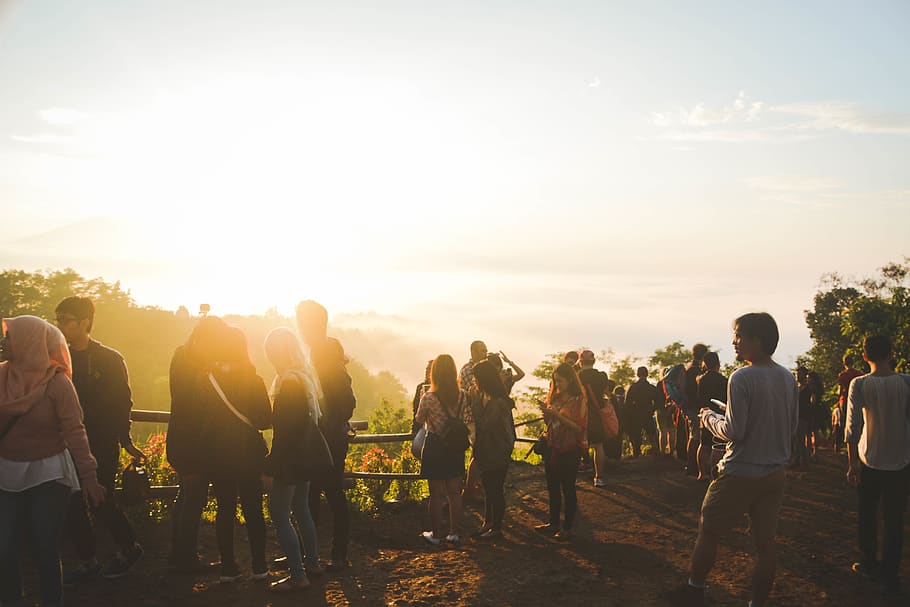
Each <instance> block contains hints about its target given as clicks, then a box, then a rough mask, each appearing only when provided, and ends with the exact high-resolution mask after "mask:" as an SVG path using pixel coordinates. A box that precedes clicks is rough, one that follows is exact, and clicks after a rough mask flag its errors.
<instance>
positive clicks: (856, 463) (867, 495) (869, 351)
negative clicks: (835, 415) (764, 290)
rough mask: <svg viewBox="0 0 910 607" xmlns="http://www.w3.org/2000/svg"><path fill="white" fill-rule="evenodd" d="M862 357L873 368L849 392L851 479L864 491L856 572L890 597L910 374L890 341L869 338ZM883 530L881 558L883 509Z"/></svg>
mask: <svg viewBox="0 0 910 607" xmlns="http://www.w3.org/2000/svg"><path fill="white" fill-rule="evenodd" d="M863 359H864V360H865V361H866V362H867V363H869V367H870V368H871V372H870V373H869V374H868V375H863V376H861V377H858V378H855V379H854V380H853V381H852V382H851V383H850V389H849V392H848V397H847V403H848V405H847V433H846V434H847V436H846V440H847V454H848V458H849V468H848V470H847V480H848V481H849V482H850V484H851V485H853V486H854V487H857V488H858V492H859V507H858V515H859V517H858V518H859V548H860V552H861V554H862V557H861V560H860V561H859V562H857V563H854V564H853V571H855V572H857V573H860V574H863V575H867V576H869V577H879V578H880V579H881V582H882V590H883V593H884V594H885V595H886V596H889V597H895V596H900V594H901V592H900V581H899V579H898V572H899V571H900V562H901V552H902V551H903V538H904V510H905V509H906V507H907V493H908V490H910V375H905V374H903V373H895V372H894V368H893V366H892V364H891V340H890V339H889V338H887V337H886V336H884V335H875V336H872V337H867V338H866V340H865V342H864V343H863ZM879 502H881V503H882V512H883V518H884V531H883V533H882V559H881V565H879V561H878V510H879Z"/></svg>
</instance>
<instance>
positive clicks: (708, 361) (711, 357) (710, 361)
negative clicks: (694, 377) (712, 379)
mask: <svg viewBox="0 0 910 607" xmlns="http://www.w3.org/2000/svg"><path fill="white" fill-rule="evenodd" d="M703 360H704V363H705V366H706V367H708V368H709V369H719V368H720V356H718V355H717V352H708V353H707V354H705V358H704V359H703Z"/></svg>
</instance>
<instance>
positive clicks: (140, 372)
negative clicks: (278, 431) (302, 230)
mask: <svg viewBox="0 0 910 607" xmlns="http://www.w3.org/2000/svg"><path fill="white" fill-rule="evenodd" d="M71 295H80V296H84V297H91V298H92V300H93V301H94V302H95V306H96V309H97V311H96V314H95V323H94V327H93V329H92V336H93V337H95V338H96V339H98V340H99V341H101V342H103V343H105V344H107V345H109V346H111V347H112V348H115V349H117V350H119V351H120V353H121V354H123V357H124V358H125V359H126V364H127V366H128V367H129V372H130V384H131V386H132V388H133V400H134V403H135V407H136V408H137V409H154V410H161V411H164V410H167V409H168V408H169V407H170V393H169V388H168V369H169V366H170V360H171V355H172V354H173V352H174V349H175V348H176V347H177V346H179V345H180V344H182V343H184V342H185V341H186V339H187V338H188V337H189V334H190V332H191V331H192V329H193V327H194V326H195V324H196V321H197V317H195V316H193V315H191V314H190V313H189V311H188V310H187V309H186V308H185V307H180V308H179V309H178V310H176V311H169V310H162V309H160V308H157V307H151V306H139V305H136V302H135V301H134V300H133V298H132V297H131V296H130V293H129V291H126V290H124V289H123V288H122V287H121V285H120V282H114V283H108V282H105V281H104V280H102V279H100V278H92V279H86V278H84V277H83V276H80V275H79V274H78V273H77V272H76V271H74V270H72V269H69V268H67V269H65V270H61V271H46V272H25V271H22V270H6V271H3V272H0V315H2V316H3V317H4V318H5V317H9V316H18V315H21V314H32V315H35V316H40V317H41V318H45V319H48V320H53V318H54V308H55V307H56V306H57V304H58V303H59V302H60V300H62V299H63V298H65V297H69V296H71ZM224 319H225V320H226V321H227V322H229V323H231V324H233V325H235V326H237V327H239V328H240V329H242V330H243V331H244V333H245V334H246V336H247V339H248V340H249V346H250V354H251V356H252V358H253V363H254V364H255V365H256V368H257V369H258V371H259V373H260V375H262V377H263V379H265V380H266V382H271V379H272V377H273V376H274V371H273V369H272V366H271V365H270V364H269V363H268V361H267V360H266V358H265V353H264V352H263V349H262V343H263V340H264V339H265V336H266V334H267V333H268V332H269V331H271V330H272V329H273V328H275V327H278V326H289V327H293V326H294V319H293V318H288V317H284V316H281V315H279V314H277V313H276V312H274V311H270V312H268V313H266V314H264V315H260V316H238V315H230V316H225V317H224ZM348 371H349V372H350V374H351V378H352V380H353V383H354V392H355V395H356V397H357V403H358V406H357V413H356V416H357V417H358V418H360V419H366V417H367V416H368V415H369V414H370V412H371V411H372V410H373V409H375V408H376V407H378V406H379V403H380V401H381V400H387V401H389V402H390V403H392V404H394V405H403V404H404V403H405V402H406V401H408V400H409V397H408V395H407V393H406V390H405V388H404V387H403V386H402V385H401V382H400V381H399V380H398V379H397V378H396V377H395V376H394V375H393V374H392V373H389V372H388V371H380V372H378V373H375V374H374V373H370V372H369V371H368V370H367V369H366V368H365V367H364V366H363V365H362V364H360V363H359V362H358V361H357V360H352V361H351V363H350V365H349V366H348Z"/></svg>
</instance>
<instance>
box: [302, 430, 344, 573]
mask: <svg viewBox="0 0 910 607" xmlns="http://www.w3.org/2000/svg"><path fill="white" fill-rule="evenodd" d="M326 438H327V439H328V437H326ZM329 450H330V451H331V452H332V459H333V460H335V462H334V463H335V465H334V467H333V468H332V470H331V471H330V472H328V473H327V474H325V475H323V476H322V478H319V479H314V480H312V481H310V514H311V515H312V517H313V522H314V523H316V522H318V521H319V506H320V504H321V500H320V496H321V495H322V493H323V492H325V500H326V502H328V504H329V509H330V510H331V511H332V561H335V562H339V563H342V562H344V561H346V560H347V558H348V532H349V531H348V530H349V527H350V520H349V519H350V514H349V512H348V498H347V496H345V494H344V458H345V457H347V455H348V441H347V437H344V438H343V439H342V438H338V439H335V440H330V441H329Z"/></svg>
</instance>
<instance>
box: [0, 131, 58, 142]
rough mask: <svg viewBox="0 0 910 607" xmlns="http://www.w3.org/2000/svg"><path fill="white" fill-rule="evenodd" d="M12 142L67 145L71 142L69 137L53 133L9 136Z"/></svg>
mask: <svg viewBox="0 0 910 607" xmlns="http://www.w3.org/2000/svg"><path fill="white" fill-rule="evenodd" d="M9 138H10V139H12V140H13V141H19V142H22V143H67V142H69V141H72V139H73V138H72V137H70V136H69V135H56V134H54V133H41V134H39V135H10V136H9Z"/></svg>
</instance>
